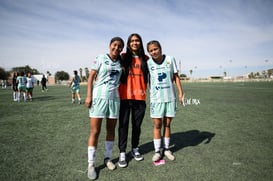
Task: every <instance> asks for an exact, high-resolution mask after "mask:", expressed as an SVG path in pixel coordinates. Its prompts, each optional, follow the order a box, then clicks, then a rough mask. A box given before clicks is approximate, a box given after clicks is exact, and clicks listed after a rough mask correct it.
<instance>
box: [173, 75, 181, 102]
mask: <svg viewBox="0 0 273 181" xmlns="http://www.w3.org/2000/svg"><path fill="white" fill-rule="evenodd" d="M173 78H174V82H175V84H176V87H177V90H178V100H179V103H180V104H183V89H182V84H181V82H180V78H179V76H178V74H177V73H175V74H174V75H173Z"/></svg>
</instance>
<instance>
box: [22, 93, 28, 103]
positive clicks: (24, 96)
mask: <svg viewBox="0 0 273 181" xmlns="http://www.w3.org/2000/svg"><path fill="white" fill-rule="evenodd" d="M23 98H24V101H26V100H27V96H26V93H25V92H24V93H23Z"/></svg>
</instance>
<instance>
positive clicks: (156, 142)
mask: <svg viewBox="0 0 273 181" xmlns="http://www.w3.org/2000/svg"><path fill="white" fill-rule="evenodd" d="M160 147H161V139H154V148H155V152H159V151H160Z"/></svg>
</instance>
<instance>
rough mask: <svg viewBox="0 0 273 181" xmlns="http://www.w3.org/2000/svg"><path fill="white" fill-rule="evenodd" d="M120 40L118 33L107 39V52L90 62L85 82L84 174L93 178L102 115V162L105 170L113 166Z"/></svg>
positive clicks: (122, 44) (118, 99)
mask: <svg viewBox="0 0 273 181" xmlns="http://www.w3.org/2000/svg"><path fill="white" fill-rule="evenodd" d="M123 47H124V42H123V40H122V39H121V38H119V37H114V38H112V39H111V41H110V45H109V49H110V50H109V53H108V54H103V55H99V56H97V57H96V59H95V60H94V61H93V62H92V67H91V71H90V74H89V78H88V84H87V95H86V99H85V106H86V107H88V108H89V122H90V134H89V138H88V174H87V176H88V178H89V179H96V177H97V173H96V170H95V160H96V154H97V153H96V152H97V145H98V139H99V134H100V130H101V124H102V120H103V118H106V141H105V159H104V163H105V165H106V167H107V168H108V169H109V170H114V169H115V168H116V166H115V164H114V163H113V162H112V161H111V159H110V158H111V155H112V150H113V147H114V140H115V127H116V123H117V119H118V116H119V109H120V97H119V91H118V87H119V84H120V76H121V73H122V69H121V65H120V53H121V51H122V49H123Z"/></svg>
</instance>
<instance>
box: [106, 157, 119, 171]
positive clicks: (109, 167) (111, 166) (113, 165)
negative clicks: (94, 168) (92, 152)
mask: <svg viewBox="0 0 273 181" xmlns="http://www.w3.org/2000/svg"><path fill="white" fill-rule="evenodd" d="M104 164H105V165H106V167H107V168H108V169H109V170H115V169H116V165H115V164H114V163H113V162H112V161H111V160H110V158H105V159H104Z"/></svg>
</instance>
